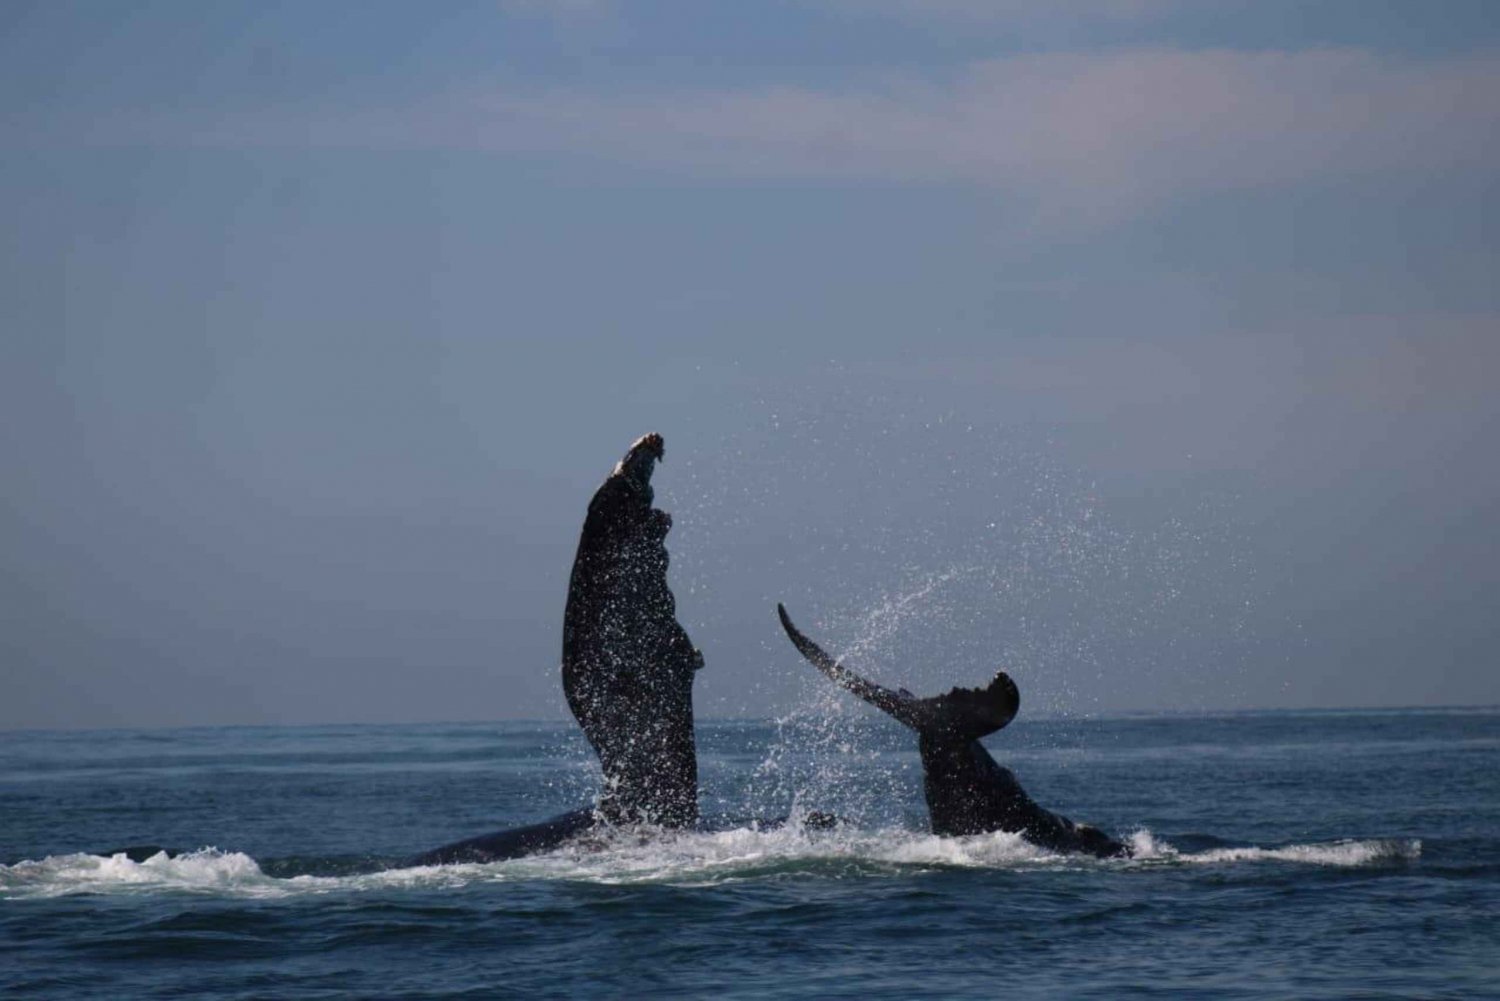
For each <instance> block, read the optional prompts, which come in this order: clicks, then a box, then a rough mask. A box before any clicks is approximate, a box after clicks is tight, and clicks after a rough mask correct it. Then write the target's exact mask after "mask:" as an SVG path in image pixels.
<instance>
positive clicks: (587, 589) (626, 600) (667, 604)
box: [401, 434, 703, 866]
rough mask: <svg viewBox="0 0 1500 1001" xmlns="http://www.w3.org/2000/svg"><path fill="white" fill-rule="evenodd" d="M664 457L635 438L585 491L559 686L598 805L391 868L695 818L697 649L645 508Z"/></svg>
mask: <svg viewBox="0 0 1500 1001" xmlns="http://www.w3.org/2000/svg"><path fill="white" fill-rule="evenodd" d="M664 454H665V447H664V442H663V440H662V437H661V435H659V434H648V435H645V436H644V437H642V438H639V439H637V440H636V442H635V443H634V444H632V445H631V446H630V449H629V450H628V451H627V452H626V453H625V457H624V458H623V459H621V460H620V461H619V463H617V464H616V465H615V468H614V471H613V472H612V473H610V475H609V477H608V478H607V479H605V481H604V483H603V485H602V486H600V487H599V489H598V490H596V491H595V492H594V496H593V499H592V500H591V501H590V502H589V509H588V515H587V516H586V517H585V519H584V522H583V532H582V534H581V535H580V537H579V540H578V553H577V556H576V557H575V558H574V560H573V573H572V577H571V579H570V580H569V582H568V603H567V607H566V609H565V610H564V612H563V643H562V677H563V693H564V694H565V695H566V696H567V699H568V708H569V709H571V710H572V712H573V716H574V718H575V719H577V720H578V725H579V726H581V727H583V732H584V734H585V735H586V736H587V737H588V741H589V744H590V745H592V746H593V748H594V751H595V753H597V754H598V755H599V762H600V764H601V765H602V766H603V769H604V789H603V791H602V792H601V793H600V796H599V800H598V803H597V804H596V805H595V806H593V807H587V808H584V809H581V810H573V811H570V812H568V813H563V814H559V815H557V816H555V817H552V818H550V819H547V820H543V821H540V822H539V823H535V824H529V825H527V826H525V827H514V828H510V829H508V830H502V831H495V832H493V833H491V834H485V835H481V836H479V837H477V838H467V839H465V840H463V841H455V842H453V843H452V844H448V845H443V846H442V847H441V848H435V849H433V850H432V851H429V852H424V853H422V854H420V855H414V856H411V857H410V858H408V859H405V860H404V861H403V862H402V863H401V865H403V866H419V865H448V864H452V863H463V862H493V861H498V860H501V859H509V858H518V857H520V856H523V855H531V854H535V853H536V852H542V851H548V850H551V849H553V848H556V847H558V846H559V845H562V844H564V843H566V842H569V841H572V840H574V839H575V838H577V837H578V836H579V835H581V834H585V833H586V832H588V831H589V830H591V829H593V828H595V827H597V826H598V825H600V824H656V825H659V826H662V827H674V828H677V827H692V826H694V825H696V824H697V822H698V756H697V749H696V745H695V744H694V741H693V675H694V672H695V671H697V670H698V668H700V667H702V666H703V656H702V654H701V653H699V651H698V650H697V649H696V648H695V647H694V646H693V644H692V641H691V640H689V639H688V634H687V631H686V630H684V629H683V628H682V626H681V625H680V624H679V623H678V621H677V602H676V599H674V598H673V596H672V591H671V589H670V588H669V587H668V586H667V547H666V537H667V532H668V530H670V529H671V527H672V519H671V517H670V516H669V515H668V514H667V513H666V512H665V511H659V510H657V509H656V508H654V507H652V506H651V504H652V500H653V499H654V493H653V491H652V489H651V474H652V472H653V471H654V470H655V466H656V463H657V462H659V461H661V459H662V458H663V456H664Z"/></svg>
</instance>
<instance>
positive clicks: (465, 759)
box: [0, 700, 1500, 999]
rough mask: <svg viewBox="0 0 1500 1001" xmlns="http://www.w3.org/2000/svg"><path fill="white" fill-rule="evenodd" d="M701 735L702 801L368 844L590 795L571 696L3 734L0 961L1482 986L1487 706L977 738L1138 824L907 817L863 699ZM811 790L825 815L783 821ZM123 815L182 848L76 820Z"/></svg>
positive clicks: (1490, 761) (752, 989)
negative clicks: (394, 721)
mask: <svg viewBox="0 0 1500 1001" xmlns="http://www.w3.org/2000/svg"><path fill="white" fill-rule="evenodd" d="M846 701H851V702H852V700H846ZM698 741H699V755H700V769H701V772H702V797H701V800H702V806H703V812H704V815H705V819H706V822H707V825H708V826H709V828H711V829H710V830H707V831H705V832H702V833H689V834H666V833H661V832H657V833H655V834H652V833H651V832H640V831H631V832H617V833H615V834H613V835H611V836H610V837H607V838H606V837H600V838H595V839H592V840H590V841H588V842H587V843H583V844H578V845H574V846H569V847H566V848H564V849H562V850H559V851H556V852H553V853H551V854H547V855H542V856H536V857H531V858H525V859H519V860H515V861H509V862H499V863H493V864H486V865H455V866H444V867H433V868H419V869H387V868H385V866H387V865H389V864H390V863H392V862H393V861H395V860H397V859H400V858H401V857H403V856H405V855H408V854H411V853H414V852H417V851H421V850H424V849H428V848H432V847H435V846H437V845H439V844H442V843H444V842H447V841H452V840H454V839H456V838H460V837H467V836H471V835H476V834H481V833H484V832H486V831H489V830H493V829H496V828H500V827H505V826H510V825H517V824H522V823H527V822H530V821H533V820H537V819H540V818H543V817H545V816H548V815H550V814H552V813H556V812H561V811H563V810H567V809H573V808H576V807H578V806H581V805H584V804H585V803H587V802H588V801H589V800H590V798H591V796H592V792H593V790H594V789H595V788H596V787H597V782H598V776H597V771H596V769H595V768H594V767H593V766H592V764H591V762H590V758H589V754H588V751H587V748H586V746H585V745H584V744H583V743H582V741H581V738H580V737H579V736H578V735H577V728H576V727H575V726H574V725H573V724H572V722H571V721H559V722H538V723H516V722H506V723H465V724H448V725H401V726H375V725H370V726H327V727H232V728H202V729H175V730H114V731H87V732H8V733H0V863H3V864H0V995H3V996H6V997H18V998H85V997H86V998H106V997H107V998H180V997H195V998H196V997H201V998H410V999H416V998H497V997H498V998H503V997H525V998H569V997H589V998H593V997H600V998H615V997H620V998H623V997H684V998H703V997H712V998H793V997H796V998H805V997H836V998H910V997H936V998H1002V997H1003V998H1059V997H1067V998H1131V997H1150V998H1163V997H1168V998H1198V997H1212V998H1247V999H1248V998H1254V999H1260V998H1364V999H1375V998H1481V997H1500V709H1451V710H1442V709H1432V710H1402V711H1356V710H1350V711H1316V712H1244V713H1232V714H1219V715H1215V714H1206V715H1205V714H1196V715H1133V716H1116V717H1098V718H1054V719H1027V718H1025V717H1023V718H1022V719H1020V720H1018V721H1017V722H1016V723H1015V724H1013V725H1012V726H1011V727H1009V728H1008V729H1006V730H1004V731H1001V732H1000V733H998V734H995V735H994V736H992V737H990V738H987V739H986V741H985V743H986V745H987V746H989V747H990V749H991V750H992V751H993V752H994V754H995V756H996V758H997V759H998V760H999V761H1000V762H1001V763H1002V764H1005V765H1007V766H1008V767H1010V768H1011V769H1012V770H1013V771H1015V772H1016V774H1017V776H1018V777H1019V778H1020V780H1021V782H1022V783H1023V784H1024V785H1025V786H1026V788H1027V790H1028V791H1029V792H1030V793H1031V794H1032V796H1033V797H1034V798H1035V799H1037V800H1038V801H1039V802H1040V803H1042V804H1043V805H1045V806H1047V807H1049V808H1051V809H1053V810H1056V811H1058V812H1061V813H1065V814H1067V815H1069V816H1071V817H1073V818H1074V819H1076V820H1086V821H1089V822H1091V823H1094V824H1097V825H1099V826H1101V827H1103V828H1105V829H1106V830H1109V831H1111V832H1113V833H1116V834H1118V835H1120V836H1123V837H1127V838H1128V839H1129V840H1130V841H1131V842H1132V844H1133V845H1134V847H1135V849H1136V856H1135V857H1134V858H1132V859H1129V860H1103V861H1101V860H1096V859H1092V858H1083V857H1077V856H1057V855H1051V854H1048V853H1046V852H1044V851H1041V850H1039V849H1036V848H1034V847H1032V846H1030V845H1028V844H1026V843H1025V842H1024V841H1021V840H1019V839H1018V838H1016V837H1014V836H1011V835H1007V834H993V835H986V836H979V837H970V838H935V837H932V836H931V835H929V834H926V833H924V825H925V819H926V814H925V809H924V807H923V804H922V797H921V769H920V765H919V763H918V761H917V756H916V748H915V741H914V740H913V739H911V738H910V736H909V735H908V734H907V733H906V732H904V731H902V730H900V729H899V728H898V727H897V726H896V725H895V724H893V723H890V722H889V721H887V720H885V719H884V718H882V717H877V716H876V715H875V714H874V713H872V712H869V711H865V710H863V709H860V708H858V707H856V708H855V709H854V710H853V711H850V712H838V713H832V714H828V715H826V716H820V717H818V718H812V717H809V716H802V717H797V716H793V717H789V718H787V719H784V720H781V721H720V722H715V721H700V723H699V727H698ZM808 810H825V811H828V812H832V813H834V814H837V815H838V816H839V817H840V818H841V822H840V824H839V826H837V827H835V828H834V829H831V830H804V829H802V828H801V827H800V826H798V825H795V824H793V825H784V826H778V825H776V824H775V823H774V822H775V821H776V820H777V819H778V818H780V817H783V816H786V815H788V814H793V815H801V814H803V813H805V812H806V811H808ZM144 843H149V844H155V845H161V846H165V847H167V848H170V849H172V850H173V851H174V852H179V853H181V854H177V855H176V856H175V857H169V856H168V855H166V854H160V855H156V856H154V857H150V858H146V859H145V860H144V861H140V862H134V861H130V860H129V859H128V858H127V857H125V856H124V855H116V856H114V857H100V856H97V855H92V854H87V853H90V852H101V851H107V850H110V849H112V848H117V847H124V846H127V845H138V844H144Z"/></svg>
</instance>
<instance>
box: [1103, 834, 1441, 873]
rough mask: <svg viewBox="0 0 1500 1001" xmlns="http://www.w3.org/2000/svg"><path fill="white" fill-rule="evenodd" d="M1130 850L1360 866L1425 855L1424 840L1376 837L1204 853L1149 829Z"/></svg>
mask: <svg viewBox="0 0 1500 1001" xmlns="http://www.w3.org/2000/svg"><path fill="white" fill-rule="evenodd" d="M1130 847H1131V851H1132V852H1134V857H1135V859H1136V860H1139V861H1145V862H1163V861H1165V862H1188V863H1198V864H1202V863H1226V862H1303V863H1307V864H1310V865H1331V866H1358V865H1372V864H1376V863H1381V862H1409V861H1414V860H1416V859H1417V858H1419V857H1420V856H1421V854H1422V842H1421V841H1419V840H1416V839H1413V838H1373V839H1369V840H1363V841H1356V840H1341V841H1326V842H1321V843H1316V844H1309V845H1283V846H1282V847H1280V848H1255V847H1245V848H1210V849H1207V850H1205V851H1201V852H1182V851H1178V850H1177V849H1176V848H1174V847H1172V846H1171V845H1170V844H1168V843H1167V842H1165V841H1161V840H1159V839H1157V838H1156V837H1154V836H1153V835H1152V834H1151V832H1150V831H1137V832H1135V833H1134V834H1132V835H1131V836H1130Z"/></svg>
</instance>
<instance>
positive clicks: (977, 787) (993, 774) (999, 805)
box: [776, 605, 1130, 858]
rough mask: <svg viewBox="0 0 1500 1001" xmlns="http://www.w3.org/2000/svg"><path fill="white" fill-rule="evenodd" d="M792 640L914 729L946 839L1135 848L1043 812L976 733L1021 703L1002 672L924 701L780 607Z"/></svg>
mask: <svg viewBox="0 0 1500 1001" xmlns="http://www.w3.org/2000/svg"><path fill="white" fill-rule="evenodd" d="M776 613H777V615H779V616H780V618H781V625H782V628H783V629H785V630H786V634H787V636H788V637H789V638H790V639H791V641H792V644H793V645H794V646H795V647H796V648H797V650H798V652H800V653H801V654H802V655H803V656H804V657H806V658H807V659H808V660H809V661H811V662H812V664H813V666H814V667H816V668H817V669H818V670H820V671H822V672H823V674H825V675H826V676H827V677H828V678H829V679H830V680H832V681H833V682H834V684H836V685H838V686H839V687H841V688H845V689H847V690H849V691H851V692H853V693H854V694H855V695H858V696H859V697H860V698H862V699H864V700H865V701H866V702H869V703H870V704H871V705H873V706H875V707H876V708H878V709H880V710H882V711H884V712H886V713H888V714H889V715H891V716H893V717H894V718H895V719H896V720H897V721H899V722H901V723H903V724H905V725H906V726H909V727H911V728H912V729H913V730H916V731H917V747H918V749H919V751H920V752H921V755H922V791H923V793H924V794H925V796H926V798H927V811H928V814H929V816H930V818H931V823H932V833H934V834H937V835H941V836H944V837H956V836H959V835H966V834H985V833H988V832H990V831H1008V832H1011V833H1013V834H1019V835H1021V836H1022V837H1023V838H1025V839H1026V840H1027V841H1030V842H1031V843H1032V844H1035V845H1039V846H1041V847H1043V848H1046V849H1049V850H1051V851H1055V852H1078V853H1083V854H1087V855H1095V856H1098V857H1100V858H1120V857H1126V856H1129V855H1130V848H1129V847H1128V846H1127V845H1125V844H1122V843H1121V842H1119V841H1116V840H1115V839H1114V838H1111V837H1110V836H1109V835H1107V834H1105V833H1104V832H1103V831H1101V830H1099V829H1098V828H1097V827H1092V826H1090V825H1088V824H1076V823H1074V822H1073V821H1071V820H1069V819H1068V818H1067V817H1064V816H1061V815H1060V814H1056V813H1053V812H1051V811H1050V810H1046V809H1043V808H1042V807H1041V806H1039V805H1037V802H1036V801H1035V800H1033V799H1032V798H1031V797H1030V796H1028V795H1027V794H1026V790H1025V789H1022V788H1021V783H1020V782H1018V781H1017V780H1016V777H1015V775H1014V774H1012V773H1011V771H1010V769H1008V768H1004V767H1002V766H1001V765H1000V764H999V763H998V762H997V761H996V760H995V759H994V758H993V757H991V755H990V752H989V751H988V750H986V749H985V746H984V745H983V744H981V743H980V742H979V738H980V737H983V736H984V735H986V734H989V733H994V732H995V731H996V730H999V729H1001V728H1002V727H1004V726H1006V725H1007V724H1008V723H1010V721H1011V720H1012V719H1014V718H1015V715H1016V712H1017V711H1018V710H1019V709H1020V707H1021V695H1020V691H1019V690H1018V689H1017V688H1016V684H1015V682H1014V681H1012V680H1011V678H1010V675H1008V674H1006V673H1005V672H1004V671H1001V672H1000V673H999V674H997V675H996V676H995V679H994V680H993V681H991V682H990V684H989V685H988V686H987V687H986V688H980V689H975V688H955V689H953V690H951V691H949V692H948V693H946V694H944V695H937V696H934V697H932V698H927V699H919V698H917V697H916V696H914V695H912V694H911V693H910V692H907V691H906V690H904V689H902V690H900V691H892V690H891V689H889V688H885V687H882V686H880V685H877V684H874V683H873V682H870V681H866V680H865V679H864V678H861V677H860V676H859V675H857V674H855V673H854V672H853V671H850V670H849V669H848V668H846V667H844V666H843V665H842V664H840V663H838V662H837V661H836V660H834V659H833V658H832V657H830V656H828V654H827V653H825V652H824V651H823V649H822V648H821V647H819V646H818V645H817V644H816V643H814V642H813V641H812V640H810V639H808V638H807V637H806V636H804V635H803V634H802V633H801V632H800V631H799V630H798V629H797V627H796V626H794V625H793V624H792V620H791V617H790V616H788V615H787V612H786V609H785V608H784V607H783V606H781V605H777V606H776Z"/></svg>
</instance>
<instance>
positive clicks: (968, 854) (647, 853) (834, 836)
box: [0, 827, 1422, 899]
mask: <svg viewBox="0 0 1500 1001" xmlns="http://www.w3.org/2000/svg"><path fill="white" fill-rule="evenodd" d="M1130 841H1131V847H1132V850H1133V851H1134V857H1133V858H1132V859H1128V860H1106V861H1099V860H1096V859H1092V858H1089V857H1086V856H1077V855H1057V854H1053V853H1050V852H1047V851H1046V850H1044V849H1041V848H1038V847H1036V846H1035V845H1032V844H1030V843H1028V842H1026V841H1025V840H1023V839H1022V838H1021V837H1020V836H1019V835H1015V834H1007V833H1004V832H996V833H992V834H982V835H975V836H972V837H963V838H941V837H936V836H933V835H930V834H922V833H918V832H913V831H909V830H900V829H876V830H860V829H855V828H839V829H836V830H833V831H813V832H808V831H803V830H801V829H798V828H796V827H780V828H773V829H767V830H761V829H757V828H753V827H744V828H737V829H733V830H727V831H718V832H713V833H694V834H681V833H659V834H655V835H652V836H646V835H644V834H642V833H641V832H618V833H615V834H612V835H610V836H609V837H607V838H598V839H592V840H586V841H584V842H580V843H578V844H574V845H571V846H568V847H566V848H564V849H562V850H559V851H555V852H550V853H546V854H542V855H533V856H529V857H527V858H521V859H513V860H510V861H505V862H491V863H473V864H466V865H447V866H423V867H415V868H409V869H389V870H384V871H380V872H373V873H363V874H358V875H347V876H293V877H290V878H278V877H274V876H269V875H267V874H266V873H265V872H263V871H262V870H261V868H260V866H259V865H257V864H256V862H255V860H254V859H252V858H251V857H250V856H248V855H245V854H243V853H241V852H226V851H220V850H218V849H216V848H204V849H202V850H200V851H196V852H191V853H189V854H185V855H179V856H177V857H176V858H168V857H167V856H166V855H165V854H158V855H154V856H152V857H151V858H148V859H146V860H145V861H142V862H132V861H131V860H130V859H128V858H126V857H125V856H124V855H123V854H121V855H115V856H113V857H110V858H104V857H100V856H97V855H81V854H79V855H55V856H49V857H47V858H45V859H42V860H40V861H23V862H18V863H16V864H15V865H11V866H0V899H19V898H38V897H57V896H66V895H72V894H132V893H187V894H211V895H220V896H234V897H252V898H255V897H285V896H302V895H308V894H328V893H359V892H368V891H372V890H381V889H387V890H400V889H402V888H414V889H416V888H420V889H442V888H445V887H461V886H467V885H471V884H475V883H487V882H516V881H534V880H560V881H576V882H593V883H604V884H630V883H666V884H672V885H714V884H718V883H724V882H729V881H744V880H753V879H774V878H782V877H785V876H790V875H798V874H800V875H803V876H805V877H815V876H817V875H819V874H823V875H828V874H834V873H837V874H839V875H849V874H854V875H865V876H880V875H888V874H897V873H910V872H912V871H913V870H921V869H937V868H971V869H1005V868H1010V869H1039V870H1046V869H1051V868H1059V867H1061V868H1068V869H1077V868H1081V867H1099V868H1101V869H1109V868H1118V867H1122V866H1138V865H1141V864H1146V865H1183V864H1193V865H1204V864H1215V865H1229V864H1236V863H1246V862H1283V863H1301V864H1308V865H1322V866H1361V865H1370V864H1378V863H1388V862H1397V861H1405V860H1413V859H1416V858H1417V857H1418V856H1419V855H1420V854H1421V847H1422V846H1421V842H1420V841H1415V840H1363V841H1352V840H1350V841H1333V842H1325V843H1319V844H1305V845H1286V846H1283V847H1279V848H1254V847H1249V848H1214V849H1209V850H1205V851H1199V852H1184V851H1179V850H1178V849H1177V848H1175V847H1173V846H1172V845H1170V844H1168V843H1167V842H1165V841H1162V840H1160V839H1158V838H1156V837H1155V836H1153V835H1152V834H1151V832H1149V831H1138V832H1136V833H1135V834H1134V835H1132V837H1131V839H1130Z"/></svg>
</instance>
